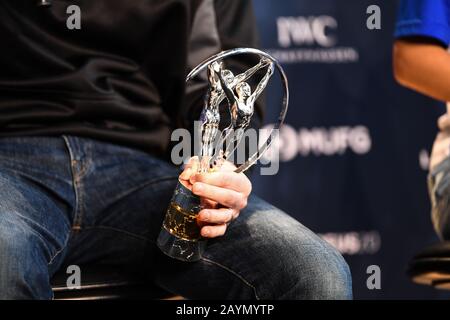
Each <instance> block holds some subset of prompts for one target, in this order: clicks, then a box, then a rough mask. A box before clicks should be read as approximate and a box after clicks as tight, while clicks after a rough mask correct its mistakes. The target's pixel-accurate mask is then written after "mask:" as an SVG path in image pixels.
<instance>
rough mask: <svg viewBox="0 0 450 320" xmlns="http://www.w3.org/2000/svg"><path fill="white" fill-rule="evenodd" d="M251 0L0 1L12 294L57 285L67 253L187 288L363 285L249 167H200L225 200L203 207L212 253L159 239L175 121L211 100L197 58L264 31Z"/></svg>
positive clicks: (216, 291)
mask: <svg viewBox="0 0 450 320" xmlns="http://www.w3.org/2000/svg"><path fill="white" fill-rule="evenodd" d="M251 3H252V1H250V0H240V1H229V0H214V1H213V0H203V1H175V0H164V1H148V0H133V1H123V0H96V1H91V0H80V1H77V4H78V5H79V6H80V7H81V29H74V30H69V29H68V28H66V19H67V15H66V7H65V6H66V5H67V4H66V2H65V1H54V2H53V5H52V6H51V7H38V6H36V5H35V1H1V2H0V16H1V19H0V30H1V31H0V35H1V41H2V50H1V51H0V56H1V59H0V70H1V72H0V299H51V298H52V289H51V285H50V279H51V278H52V276H53V275H54V274H55V272H56V271H57V270H58V269H60V268H61V267H63V266H67V265H79V266H83V265H87V264H96V265H108V266H113V267H117V268H120V270H128V271H130V272H134V273H137V274H139V275H141V276H142V278H143V280H144V279H147V280H148V281H153V282H154V283H156V284H157V285H159V286H160V287H162V288H164V289H166V290H167V291H169V292H172V293H175V294H179V295H182V296H183V297H186V298H189V299H348V298H351V297H352V291H351V278H350V272H349V268H348V266H347V264H346V263H345V261H344V259H343V258H342V256H341V255H340V254H339V253H338V252H337V251H336V250H335V249H334V248H332V247H331V246H330V245H329V244H327V243H326V242H325V241H323V240H322V239H321V238H319V237H318V236H317V235H315V234H314V233H313V232H311V231H310V230H308V229H307V228H306V227H304V226H303V225H302V224H300V223H299V222H298V221H296V220H295V219H293V218H292V217H290V216H289V215H288V214H286V213H284V212H282V211H281V210H279V209H277V208H275V207H274V206H272V205H270V204H269V203H267V202H265V201H263V200H262V199H259V198H258V197H256V196H253V195H251V187H252V186H251V182H250V180H249V179H248V178H247V177H246V176H245V175H244V174H242V173H235V172H232V171H226V170H224V171H221V172H218V173H216V174H214V175H212V176H208V177H206V176H204V175H195V176H192V177H191V176H190V177H189V178H190V179H191V181H193V183H194V184H193V189H194V192H195V193H196V194H197V195H199V196H201V197H203V198H207V199H209V200H211V201H213V202H216V203H219V204H221V208H210V209H205V210H203V211H201V212H200V216H199V220H201V222H202V223H203V224H204V226H203V227H202V229H201V233H202V235H203V236H204V237H206V238H209V239H210V240H209V241H208V247H207V249H206V252H205V254H204V256H203V258H202V259H201V260H200V261H198V262H192V263H187V262H181V261H177V260H175V259H171V258H169V257H167V256H165V255H164V254H163V253H162V252H161V251H160V250H159V249H158V247H157V246H156V239H157V237H158V234H159V232H160V229H161V225H162V220H163V218H164V215H165V212H166V209H167V207H168V205H169V201H170V198H171V196H172V193H173V190H174V188H175V186H176V183H177V181H178V177H179V174H180V170H179V169H178V168H177V167H175V166H174V165H172V164H171V163H170V161H168V157H167V154H170V148H169V144H170V133H171V131H172V130H173V129H175V128H177V127H179V126H180V124H182V123H184V124H186V123H192V121H193V120H194V119H195V120H197V119H199V117H200V111H201V110H200V109H199V108H201V107H202V106H203V103H202V99H203V94H204V92H205V90H204V89H205V87H204V86H203V87H202V88H201V90H197V91H196V90H191V91H190V92H189V90H188V94H187V95H185V84H184V81H185V76H186V71H187V70H189V69H191V68H192V67H193V66H195V65H196V64H197V63H198V62H200V61H202V60H203V59H204V58H207V57H208V56H210V55H212V54H214V53H217V52H219V51H221V50H226V49H230V48H234V47H255V46H256V34H255V23H254V17H253V13H252V7H251ZM250 60H251V59H250ZM234 63H235V64H236V65H237V64H238V63H239V65H240V66H241V69H244V70H245V69H248V68H250V67H251V66H253V65H254V61H238V60H235V62H234ZM205 81H206V79H205ZM255 109H257V110H256V112H255V113H257V114H261V106H255ZM224 167H226V166H224ZM183 175H186V172H184V173H183ZM185 178H186V177H185ZM299 210H301V204H300V205H299ZM232 220H233V222H232V223H231V224H229V222H231V221H232ZM228 224H229V225H228ZM82 274H83V270H81V275H82ZM82 282H83V279H82V278H81V283H82Z"/></svg>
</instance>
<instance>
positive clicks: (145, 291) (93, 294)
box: [51, 266, 176, 300]
mask: <svg viewBox="0 0 450 320" xmlns="http://www.w3.org/2000/svg"><path fill="white" fill-rule="evenodd" d="M80 269H81V270H82V274H81V288H79V289H69V288H68V287H67V285H66V282H67V278H68V277H69V276H70V275H68V274H66V272H65V271H66V269H65V268H62V269H61V271H59V272H58V273H57V274H56V275H55V276H54V277H53V278H52V281H51V283H52V288H53V293H54V298H55V300H111V299H144V300H154V299H174V295H173V294H171V293H168V292H166V291H164V290H163V289H161V288H159V287H157V286H155V285H154V284H151V283H145V282H143V281H142V279H140V278H139V277H137V276H136V275H133V274H130V273H124V272H123V271H120V270H116V269H113V268H106V267H103V266H102V267H88V266H80ZM175 298H176V297H175Z"/></svg>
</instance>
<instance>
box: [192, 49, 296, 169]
mask: <svg viewBox="0 0 450 320" xmlns="http://www.w3.org/2000/svg"><path fill="white" fill-rule="evenodd" d="M240 54H256V55H258V56H260V57H264V58H267V59H269V60H271V61H272V62H273V63H274V65H275V67H276V69H277V71H278V73H279V75H280V77H281V82H282V85H283V90H284V96H283V100H282V105H281V109H280V113H279V116H278V120H277V123H275V125H274V126H273V128H272V130H271V131H270V134H269V136H268V138H267V140H266V141H265V143H264V144H263V145H261V147H259V149H258V151H257V152H256V153H254V154H253V155H252V156H250V157H249V158H248V159H247V161H246V162H245V163H243V164H242V165H240V166H239V167H238V168H237V169H236V170H235V172H237V173H239V172H244V171H245V170H247V169H248V168H250V167H251V166H252V165H253V164H255V163H256V161H258V160H259V158H261V156H262V155H263V154H264V152H265V151H266V150H267V149H268V148H269V147H270V146H271V144H272V142H273V140H272V137H273V133H274V131H275V130H277V129H279V128H280V126H281V125H282V124H283V122H284V119H285V117H286V113H287V110H288V105H289V84H288V80H287V77H286V74H285V72H284V70H283V68H282V66H281V65H280V64H279V62H278V61H277V60H276V59H275V58H273V57H272V56H271V55H269V54H268V53H266V52H263V51H261V50H258V49H255V48H235V49H230V50H227V51H223V52H220V53H218V54H216V55H213V56H211V57H210V58H208V59H206V60H205V61H203V62H202V63H200V64H199V65H198V66H197V67H195V68H194V69H192V71H191V72H189V74H188V75H187V77H186V83H188V82H189V81H190V80H191V79H192V78H194V77H195V76H196V75H198V74H199V73H200V72H202V71H203V70H205V69H206V68H207V67H208V66H209V65H210V64H212V63H214V62H216V61H219V60H222V59H225V58H227V57H231V56H235V55H240ZM269 68H270V66H269ZM266 76H267V74H266ZM267 80H268V79H267ZM223 89H224V90H225V88H223ZM233 94H234V93H233Z"/></svg>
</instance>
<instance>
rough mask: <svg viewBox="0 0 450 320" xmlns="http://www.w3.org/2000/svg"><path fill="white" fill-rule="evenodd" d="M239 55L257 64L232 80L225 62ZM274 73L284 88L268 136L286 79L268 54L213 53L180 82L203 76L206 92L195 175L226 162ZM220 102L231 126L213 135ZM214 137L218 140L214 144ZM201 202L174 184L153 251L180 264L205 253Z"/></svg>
mask: <svg viewBox="0 0 450 320" xmlns="http://www.w3.org/2000/svg"><path fill="white" fill-rule="evenodd" d="M239 54H252V55H257V56H258V57H259V60H260V61H259V63H258V64H257V65H255V66H254V67H252V68H250V69H248V70H247V71H245V72H243V73H240V74H239V75H237V76H234V74H233V73H232V72H231V71H230V70H228V69H226V68H225V62H226V61H225V59H226V58H228V57H230V56H235V55H239ZM259 70H265V75H264V76H263V77H262V79H261V80H260V81H259V83H258V85H257V86H256V87H255V89H254V90H253V91H252V88H251V86H250V85H249V84H248V82H247V81H248V80H249V79H250V78H251V77H252V76H254V75H255V73H256V72H258V71H259ZM275 70H278V72H279V74H280V77H281V82H282V85H283V89H284V98H283V101H282V106H281V111H280V114H279V118H278V122H277V123H276V124H275V125H274V126H273V129H272V132H274V131H275V130H277V129H279V127H280V126H281V124H282V123H283V121H284V118H285V115H286V112H287V107H288V101H289V90H288V82H287V78H286V75H285V73H284V71H283V68H282V67H281V66H280V64H279V63H278V62H277V61H276V60H275V59H274V58H273V57H271V56H270V55H269V54H267V53H265V52H262V51H260V50H257V49H253V48H237V49H232V50H228V51H224V52H221V53H219V54H216V55H214V56H212V57H210V58H209V59H207V60H206V61H204V62H202V63H201V64H199V65H198V66H197V67H196V68H194V69H193V70H192V71H191V72H190V73H189V75H188V76H187V78H186V82H189V81H190V80H191V79H192V78H194V77H195V76H197V75H198V74H199V73H200V72H202V71H206V72H207V75H208V83H209V88H208V91H207V92H206V99H205V101H206V102H205V105H204V107H203V110H202V113H201V116H200V122H201V125H200V129H199V130H200V137H201V138H200V140H201V148H200V149H201V150H200V155H199V157H198V158H197V159H198V165H197V166H196V167H197V172H199V173H200V172H203V173H205V172H206V173H207V172H212V171H217V170H219V169H220V167H221V165H222V164H223V163H224V161H227V160H229V158H230V155H231V154H232V153H233V152H234V151H235V149H236V147H237V145H238V144H239V142H240V141H241V139H242V137H243V134H244V132H245V129H246V128H247V127H248V125H249V124H250V120H251V117H252V116H253V113H254V104H255V102H256V100H257V99H258V97H259V96H260V95H261V93H262V92H263V91H264V89H265V88H266V86H267V84H268V83H269V80H270V78H271V77H272V75H273V73H274V71H275ZM225 99H226V102H227V104H228V110H229V113H230V119H231V123H230V125H229V126H228V127H227V128H225V129H224V131H223V133H221V134H220V135H219V125H220V121H221V119H220V112H219V111H220V106H221V104H222V102H223V101H224V100H225ZM217 137H219V138H218V140H217V139H216V138H217ZM272 138H273V135H272V134H269V137H268V138H267V140H266V141H265V143H264V144H260V147H259V149H258V151H257V152H256V153H255V154H253V155H251V156H250V157H249V158H248V159H247V160H246V161H245V162H244V163H243V164H242V165H240V166H239V167H238V168H237V169H236V170H235V171H236V172H243V171H245V170H247V169H248V168H249V167H251V166H252V165H253V164H254V163H255V162H256V161H257V160H258V159H259V158H260V157H261V156H262V155H263V153H264V152H265V151H266V150H267V149H268V148H269V147H270V145H271V142H272ZM202 208H203V207H202V201H201V199H200V198H199V197H198V196H196V195H194V194H193V193H192V192H191V190H190V189H189V188H188V186H187V185H185V184H184V182H182V181H181V180H179V181H178V184H177V187H176V188H175V191H174V194H173V196H172V200H171V203H170V205H169V208H168V210H167V213H166V216H165V219H164V222H163V226H162V228H161V232H160V234H159V237H158V241H157V244H158V247H159V248H160V249H161V250H162V252H164V253H165V254H166V255H168V256H170V257H172V258H175V259H178V260H182V261H197V260H199V259H200V258H201V256H202V253H203V251H204V250H205V248H206V240H205V239H203V238H202V237H201V235H200V226H199V225H198V224H197V214H198V213H199V212H200V210H201V209H202Z"/></svg>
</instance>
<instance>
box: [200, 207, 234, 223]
mask: <svg viewBox="0 0 450 320" xmlns="http://www.w3.org/2000/svg"><path fill="white" fill-rule="evenodd" d="M235 212H237V210H234V209H230V208H220V209H204V210H202V211H200V212H199V214H198V219H200V220H201V221H203V222H208V223H215V224H226V223H229V222H231V220H233V219H234V217H235Z"/></svg>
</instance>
